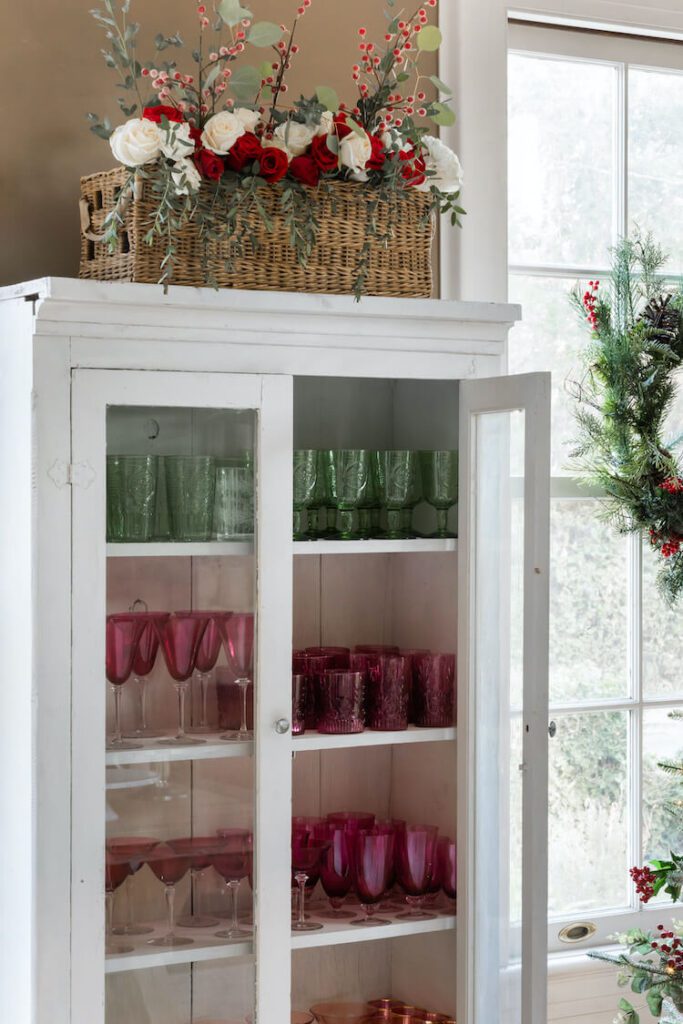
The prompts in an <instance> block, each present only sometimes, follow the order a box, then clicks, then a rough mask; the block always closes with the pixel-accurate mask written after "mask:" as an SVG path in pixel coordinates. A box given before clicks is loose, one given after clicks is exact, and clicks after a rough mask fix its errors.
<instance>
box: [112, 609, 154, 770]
mask: <svg viewBox="0 0 683 1024" xmlns="http://www.w3.org/2000/svg"><path fill="white" fill-rule="evenodd" d="M144 628H145V620H144V618H143V617H142V616H141V615H139V614H138V615H136V614H134V613H131V612H129V613H126V614H122V615H107V638H106V666H105V667H106V673H107V679H108V680H109V682H110V683H111V685H112V688H113V690H114V735H113V737H112V738H111V739H110V740H109V742H108V743H107V747H108V748H109V749H113V750H131V749H135V748H136V747H139V746H141V744H140V743H131V742H129V741H128V740H124V738H123V736H122V734H121V687H122V686H123V684H124V683H125V682H126V680H127V679H128V678H129V677H130V674H131V672H132V671H133V660H134V658H135V652H136V650H137V646H138V642H139V640H140V635H141V633H142V631H143V629H144Z"/></svg>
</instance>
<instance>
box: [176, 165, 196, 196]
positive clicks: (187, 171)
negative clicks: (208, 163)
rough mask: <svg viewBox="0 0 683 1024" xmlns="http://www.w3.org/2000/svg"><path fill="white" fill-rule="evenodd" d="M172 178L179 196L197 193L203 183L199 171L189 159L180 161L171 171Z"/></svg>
mask: <svg viewBox="0 0 683 1024" xmlns="http://www.w3.org/2000/svg"><path fill="white" fill-rule="evenodd" d="M171 178H172V179H173V184H174V186H175V191H176V195H177V196H189V194H190V192H196V191H197V190H198V189H199V186H200V185H201V183H202V178H201V175H200V173H199V171H198V170H197V168H196V167H195V165H194V163H193V161H192V160H188V159H187V158H185V159H184V160H178V162H177V163H176V165H175V167H174V168H173V170H172V171H171Z"/></svg>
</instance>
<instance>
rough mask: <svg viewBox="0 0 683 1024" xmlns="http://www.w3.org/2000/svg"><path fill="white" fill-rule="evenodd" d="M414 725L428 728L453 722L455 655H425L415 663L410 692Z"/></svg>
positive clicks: (440, 726)
mask: <svg viewBox="0 0 683 1024" xmlns="http://www.w3.org/2000/svg"><path fill="white" fill-rule="evenodd" d="M414 702H415V724H416V725H420V726H427V727H432V728H443V727H444V726H450V725H453V723H454V720H455V655H454V654H426V655H424V656H423V657H421V658H419V659H418V662H417V676H416V685H415V689H414Z"/></svg>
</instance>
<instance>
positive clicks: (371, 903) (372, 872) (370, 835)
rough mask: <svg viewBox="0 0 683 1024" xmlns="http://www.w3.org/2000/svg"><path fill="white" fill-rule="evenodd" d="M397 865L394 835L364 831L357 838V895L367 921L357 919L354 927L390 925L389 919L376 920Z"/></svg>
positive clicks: (355, 849)
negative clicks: (392, 869) (394, 863)
mask: <svg viewBox="0 0 683 1024" xmlns="http://www.w3.org/2000/svg"><path fill="white" fill-rule="evenodd" d="M393 861H394V833H393V832H389V831H386V830H384V831H377V830H376V829H361V830H360V831H359V832H357V833H356V835H355V837H354V865H355V874H356V894H357V896H358V899H359V901H360V905H361V909H362V910H363V913H364V914H365V917H359V918H355V919H354V920H353V921H351V924H355V925H360V926H364V925H376V924H391V921H389V919H388V918H383V917H375V914H376V912H377V910H378V909H379V905H380V902H381V900H382V899H383V898H384V897H385V895H386V892H387V889H388V887H389V879H390V876H391V868H392V865H393Z"/></svg>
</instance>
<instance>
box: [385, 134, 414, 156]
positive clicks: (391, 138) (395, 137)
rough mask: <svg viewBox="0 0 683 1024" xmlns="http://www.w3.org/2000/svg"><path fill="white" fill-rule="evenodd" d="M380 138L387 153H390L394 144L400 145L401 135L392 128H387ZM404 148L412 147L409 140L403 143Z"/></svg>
mask: <svg viewBox="0 0 683 1024" xmlns="http://www.w3.org/2000/svg"><path fill="white" fill-rule="evenodd" d="M380 138H381V140H382V145H383V146H384V148H385V149H386V151H387V153H390V152H391V151H392V149H393V147H394V146H399V147H400V145H401V136H400V135H399V134H398V132H397V131H396V130H395V129H394V128H389V130H388V131H386V132H382V134H381V136H380ZM404 148H407V149H412V148H413V147H412V145H411V144H410V143H409V142H406V143H404Z"/></svg>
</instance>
